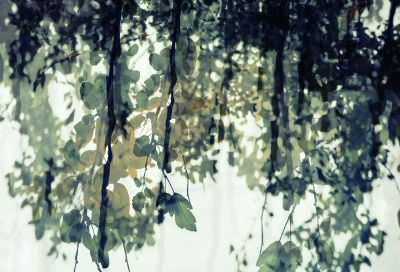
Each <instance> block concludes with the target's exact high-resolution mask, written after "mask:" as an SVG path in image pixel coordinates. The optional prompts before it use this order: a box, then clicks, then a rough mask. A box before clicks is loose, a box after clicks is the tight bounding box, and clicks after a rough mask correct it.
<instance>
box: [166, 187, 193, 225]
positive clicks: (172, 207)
mask: <svg viewBox="0 0 400 272" xmlns="http://www.w3.org/2000/svg"><path fill="white" fill-rule="evenodd" d="M191 209H192V205H191V204H190V203H189V201H188V200H187V199H186V198H184V197H183V196H182V195H180V194H177V193H174V194H173V195H172V196H171V198H169V199H168V200H167V202H166V210H167V212H169V214H170V215H171V216H175V223H176V225H177V226H178V227H180V228H181V229H187V230H189V231H197V228H196V218H195V217H194V215H193V213H192V212H191V211H190V210H191Z"/></svg>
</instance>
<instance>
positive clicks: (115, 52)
mask: <svg viewBox="0 0 400 272" xmlns="http://www.w3.org/2000/svg"><path fill="white" fill-rule="evenodd" d="M121 12H122V3H121V2H118V3H117V4H116V16H115V23H114V38H113V45H112V49H111V56H110V63H109V66H110V67H109V74H108V78H107V115H108V129H107V134H106V139H105V146H106V149H107V160H106V162H105V163H104V169H103V182H102V185H101V202H100V218H99V231H98V237H99V249H98V257H99V261H100V263H101V265H102V267H103V268H107V267H108V266H109V259H108V254H107V253H106V252H105V246H106V243H107V235H106V223H107V206H108V193H107V186H108V184H109V179H110V170H111V162H112V159H113V153H112V148H111V138H112V135H113V132H114V130H115V127H116V118H115V111H114V106H115V105H114V86H113V85H114V69H115V66H116V63H117V62H118V58H119V56H120V54H121V44H120V27H121Z"/></svg>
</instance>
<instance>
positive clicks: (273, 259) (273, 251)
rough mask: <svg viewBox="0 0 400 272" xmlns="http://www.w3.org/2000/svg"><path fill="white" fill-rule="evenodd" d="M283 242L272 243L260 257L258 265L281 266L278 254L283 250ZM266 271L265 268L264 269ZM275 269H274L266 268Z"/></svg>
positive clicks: (272, 267)
mask: <svg viewBox="0 0 400 272" xmlns="http://www.w3.org/2000/svg"><path fill="white" fill-rule="evenodd" d="M283 250H284V249H283V246H282V244H281V242H279V241H276V242H273V243H272V244H270V245H269V246H268V247H267V248H266V249H265V250H264V251H263V252H262V253H261V255H260V256H259V257H258V260H257V266H266V267H270V268H271V269H274V268H276V267H278V266H279V258H278V255H279V254H280V253H281V252H282V251H283ZM262 271H264V270H262ZM265 271H273V270H265Z"/></svg>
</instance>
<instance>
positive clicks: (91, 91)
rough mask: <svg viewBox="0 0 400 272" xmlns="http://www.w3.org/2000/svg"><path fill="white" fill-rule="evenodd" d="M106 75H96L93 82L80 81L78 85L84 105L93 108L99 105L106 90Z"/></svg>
mask: <svg viewBox="0 0 400 272" xmlns="http://www.w3.org/2000/svg"><path fill="white" fill-rule="evenodd" d="M106 79H107V77H106V76H97V77H96V79H95V81H94V84H92V83H90V82H82V84H81V86H80V95H81V99H82V101H83V103H84V104H85V106H86V107H88V108H89V109H91V110H94V109H96V108H98V107H100V105H101V102H102V101H103V100H104V95H105V92H106Z"/></svg>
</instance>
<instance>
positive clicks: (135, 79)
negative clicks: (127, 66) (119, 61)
mask: <svg viewBox="0 0 400 272" xmlns="http://www.w3.org/2000/svg"><path fill="white" fill-rule="evenodd" d="M127 74H128V77H129V79H130V80H131V83H136V82H138V81H139V79H140V72H139V71H136V70H134V71H128V72H127Z"/></svg>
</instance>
